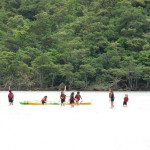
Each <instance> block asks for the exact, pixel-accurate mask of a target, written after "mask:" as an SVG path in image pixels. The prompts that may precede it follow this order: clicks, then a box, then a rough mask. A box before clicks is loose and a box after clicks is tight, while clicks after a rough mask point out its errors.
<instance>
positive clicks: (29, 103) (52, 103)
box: [20, 101, 92, 105]
mask: <svg viewBox="0 0 150 150" xmlns="http://www.w3.org/2000/svg"><path fill="white" fill-rule="evenodd" d="M20 104H21V105H43V104H42V102H39V101H24V102H20ZM74 104H75V105H77V103H74ZM91 104H92V103H91V102H81V103H79V105H91ZM45 105H61V103H60V102H46V103H45ZM65 105H70V103H68V102H67V103H65Z"/></svg>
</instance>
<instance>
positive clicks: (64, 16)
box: [0, 0, 150, 90]
mask: <svg viewBox="0 0 150 150" xmlns="http://www.w3.org/2000/svg"><path fill="white" fill-rule="evenodd" d="M61 83H64V84H65V85H67V88H68V89H80V90H81V89H82V90H94V89H95V90H102V89H107V88H110V87H111V88H114V89H116V90H118V89H124V90H148V89H149V88H150V1H149V0H1V2H0V89H1V90H7V89H8V88H9V87H11V88H12V89H14V90H35V89H41V90H42V89H44V90H45V89H57V88H58V86H59V85H60V84H61Z"/></svg>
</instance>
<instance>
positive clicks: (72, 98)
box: [70, 92, 75, 108]
mask: <svg viewBox="0 0 150 150" xmlns="http://www.w3.org/2000/svg"><path fill="white" fill-rule="evenodd" d="M74 100H75V98H74V92H72V93H71V95H70V105H71V108H73V107H74Z"/></svg>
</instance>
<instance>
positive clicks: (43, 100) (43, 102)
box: [41, 96, 47, 105]
mask: <svg viewBox="0 0 150 150" xmlns="http://www.w3.org/2000/svg"><path fill="white" fill-rule="evenodd" d="M41 101H42V104H43V105H44V104H45V103H46V101H47V96H44V97H43V98H42V100H41Z"/></svg>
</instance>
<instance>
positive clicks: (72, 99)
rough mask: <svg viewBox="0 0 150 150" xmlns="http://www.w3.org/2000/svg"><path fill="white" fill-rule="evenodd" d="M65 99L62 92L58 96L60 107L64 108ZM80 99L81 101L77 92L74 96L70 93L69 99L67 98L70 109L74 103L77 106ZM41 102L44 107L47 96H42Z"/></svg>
mask: <svg viewBox="0 0 150 150" xmlns="http://www.w3.org/2000/svg"><path fill="white" fill-rule="evenodd" d="M66 97H67V96H66V95H65V92H64V91H62V92H61V94H60V100H61V106H65V102H66ZM80 99H82V97H81V95H80V92H77V94H76V95H75V94H74V92H72V93H71V95H70V98H69V102H70V105H71V107H74V103H76V104H77V105H79V101H80ZM41 101H42V104H43V105H44V104H45V103H46V101H47V96H44V97H43V98H42V100H41Z"/></svg>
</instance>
